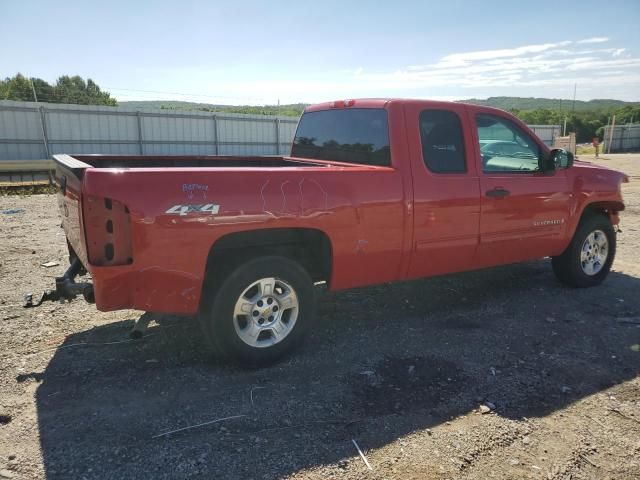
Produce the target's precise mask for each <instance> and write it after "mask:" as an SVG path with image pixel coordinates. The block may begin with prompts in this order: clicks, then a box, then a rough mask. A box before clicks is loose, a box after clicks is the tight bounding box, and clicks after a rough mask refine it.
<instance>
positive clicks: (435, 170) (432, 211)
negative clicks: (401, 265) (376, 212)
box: [405, 102, 480, 278]
mask: <svg viewBox="0 0 640 480" xmlns="http://www.w3.org/2000/svg"><path fill="white" fill-rule="evenodd" d="M405 115H406V125H407V137H408V144H409V148H410V157H411V170H412V177H413V191H414V198H413V210H414V212H413V213H414V215H413V218H414V236H413V244H412V253H411V263H410V265H409V270H408V277H409V278H416V277H423V276H429V275H437V274H441V273H450V272H455V271H461V270H466V269H469V268H471V267H472V262H473V259H474V255H475V252H476V248H477V246H478V230H479V221H480V185H479V179H478V172H477V169H476V163H475V161H474V144H473V137H472V136H471V135H470V129H469V118H468V116H467V112H466V108H465V106H463V105H456V104H449V103H437V102H433V103H425V102H415V103H408V104H407V105H406V107H405Z"/></svg>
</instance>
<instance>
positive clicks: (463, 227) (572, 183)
mask: <svg viewBox="0 0 640 480" xmlns="http://www.w3.org/2000/svg"><path fill="white" fill-rule="evenodd" d="M54 159H55V162H56V182H57V184H58V185H59V190H60V193H59V197H58V198H59V205H60V210H61V212H62V216H63V227H64V230H65V232H66V235H67V241H68V247H69V252H70V259H71V267H70V268H69V270H68V271H67V273H66V274H65V275H64V276H63V277H60V278H58V279H57V281H56V291H55V292H50V293H49V298H72V297H73V296H75V295H77V294H79V293H83V294H84V296H85V298H87V299H88V300H90V301H95V303H96V306H97V308H98V309H99V310H101V311H109V310H118V309H129V308H135V309H139V310H143V311H146V312H157V313H173V314H188V315H193V314H197V315H198V316H199V318H200V319H201V323H202V327H203V330H204V333H205V336H206V337H207V338H208V340H209V341H210V343H211V345H212V347H213V348H214V349H215V350H216V351H217V352H218V353H219V354H221V355H224V356H226V357H229V358H232V359H235V360H239V361H240V362H243V363H251V364H262V363H264V362H269V361H273V360H275V359H277V358H279V357H281V356H282V355H283V354H284V353H286V352H287V351H289V350H290V349H291V348H292V347H294V346H295V345H297V344H298V343H299V342H300V340H301V339H302V337H303V336H304V334H305V332H306V331H308V330H309V328H311V325H312V319H313V316H314V297H315V293H314V283H317V282H322V281H325V282H326V283H327V285H328V288H329V289H330V290H340V289H347V288H352V287H360V286H364V285H371V284H379V283H383V282H393V281H397V280H406V279H413V278H419V277H428V276H433V275H441V274H446V273H452V272H460V271H463V270H471V269H478V268H483V267H489V266H494V265H501V264H507V263H513V262H520V261H525V260H531V259H537V258H542V257H551V260H552V261H551V263H552V266H553V271H554V272H555V274H556V276H557V277H558V278H559V279H560V280H561V281H562V282H564V283H566V284H569V285H572V286H575V287H588V286H592V285H597V284H599V283H600V282H602V281H603V280H604V278H605V277H606V276H607V274H608V272H609V269H610V267H611V263H612V262H613V258H614V254H615V248H616V233H615V230H614V226H615V225H617V224H618V221H619V218H618V214H619V212H620V211H621V210H623V209H624V204H623V200H622V197H621V194H620V184H621V183H622V182H626V181H628V179H627V177H626V176H625V175H624V174H622V173H619V172H617V171H613V170H609V169H606V168H603V167H599V166H596V165H592V164H589V163H584V162H579V161H576V162H574V161H573V156H572V155H571V154H570V153H567V152H565V151H564V150H559V149H554V150H549V148H548V147H547V146H545V145H544V143H542V142H541V141H540V140H539V139H538V138H537V137H536V136H535V135H534V134H533V133H532V132H531V131H530V130H529V129H528V128H527V127H526V125H524V124H523V123H522V122H520V121H519V120H518V119H516V118H514V117H513V116H512V115H510V114H508V113H506V112H504V111H501V110H497V109H493V108H487V107H482V106H477V105H467V104H461V103H448V102H434V101H424V100H381V99H374V100H369V99H364V100H348V101H337V102H330V103H323V104H320V105H314V106H311V107H308V108H307V109H306V110H305V112H304V114H303V115H302V117H301V119H300V122H299V124H298V128H297V132H296V135H295V139H294V141H293V146H292V149H291V155H290V156H286V157H271V156H263V157H224V156H188V157H179V156H109V155H74V156H68V155H55V156H54ZM85 271H86V272H89V273H90V274H91V279H92V283H75V281H74V278H75V277H76V275H77V274H78V273H83V272H85Z"/></svg>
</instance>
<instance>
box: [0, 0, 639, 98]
mask: <svg viewBox="0 0 640 480" xmlns="http://www.w3.org/2000/svg"><path fill="white" fill-rule="evenodd" d="M17 72H21V73H22V74H24V75H27V76H30V77H39V78H43V79H45V80H47V81H49V82H55V79H56V78H57V77H58V76H60V75H65V74H69V75H75V74H77V75H81V76H82V77H85V78H87V77H89V78H92V79H93V80H94V81H95V82H96V83H98V85H100V86H101V87H102V88H103V89H105V90H107V91H109V92H111V94H112V95H113V96H115V97H116V98H117V99H118V100H120V101H126V100H154V99H159V100H169V99H171V100H185V101H198V102H205V103H218V104H254V105H260V104H275V103H277V102H278V101H280V102H281V103H283V104H285V103H295V102H305V103H315V102H320V101H328V100H334V99H343V98H358V97H414V98H432V99H441V100H458V99H465V98H486V97H489V96H525V97H547V98H572V97H573V94H574V87H575V88H576V98H577V99H578V100H589V99H593V98H614V99H620V100H628V101H640V0H628V1H619V0H608V1H606V2H604V1H602V0H600V1H597V2H594V1H590V0H581V1H571V0H568V1H567V0H565V1H557V0H556V1H552V2H549V1H543V0H536V1H534V2H521V1H516V0H510V1H504V2H503V1H490V0H484V1H482V2H475V1H473V2H472V1H466V2H463V1H458V0H447V1H444V2H443V1H426V0H425V1H402V0H396V1H393V2H389V1H382V0H381V1H374V0H370V1H367V2H365V1H348V0H341V1H334V0H322V1H313V2H305V1H304V0H298V1H295V2H294V1H278V0H271V1H263V2H261V1H255V0H226V1H207V2H205V1H201V2H197V1H188V0H182V1H176V0H171V1H164V0H163V1H155V2H151V1H143V0H136V1H134V0H129V1H117V0H116V1H110V2H100V3H98V2H90V1H86V0H85V1H83V2H75V1H64V2H51V1H49V2H45V1H36V0H33V1H29V2H27V1H15V0H0V77H7V76H12V75H14V74H16V73H17Z"/></svg>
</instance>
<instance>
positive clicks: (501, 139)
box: [476, 113, 541, 173]
mask: <svg viewBox="0 0 640 480" xmlns="http://www.w3.org/2000/svg"><path fill="white" fill-rule="evenodd" d="M476 126H477V128H478V139H479V141H480V156H481V158H482V171H483V172H485V173H491V172H536V171H538V170H539V163H538V162H539V159H540V155H541V151H540V147H539V146H538V144H537V143H536V142H535V141H534V140H533V139H532V138H531V137H530V136H529V135H528V134H526V133H525V132H524V131H523V130H522V129H521V128H520V127H518V126H517V125H516V124H515V123H512V122H510V121H509V120H507V119H505V118H501V117H499V116H497V115H488V114H484V113H482V114H478V115H476Z"/></svg>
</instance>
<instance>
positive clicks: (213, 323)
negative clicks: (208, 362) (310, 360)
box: [200, 256, 315, 367]
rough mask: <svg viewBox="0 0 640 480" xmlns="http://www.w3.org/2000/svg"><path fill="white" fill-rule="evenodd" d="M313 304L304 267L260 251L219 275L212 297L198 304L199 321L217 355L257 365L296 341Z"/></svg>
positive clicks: (278, 356) (274, 357) (306, 326)
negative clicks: (209, 300)
mask: <svg viewBox="0 0 640 480" xmlns="http://www.w3.org/2000/svg"><path fill="white" fill-rule="evenodd" d="M205 288H207V287H205ZM205 293H206V292H203V294H205ZM314 310H315V291H314V287H313V281H312V280H311V277H309V274H308V273H307V271H306V270H305V269H304V268H303V267H302V266H300V265H299V264H298V263H296V262H295V261H293V260H290V259H288V258H286V257H280V256H264V257H258V258H254V259H251V260H248V261H246V262H243V263H241V264H240V265H238V266H236V267H235V268H233V269H231V271H230V272H229V273H228V274H225V275H224V277H223V278H222V279H221V281H220V282H219V284H218V285H217V287H216V288H215V293H214V297H213V300H212V301H211V302H210V303H209V305H204V307H203V311H202V312H201V313H200V323H201V326H202V328H203V330H204V334H205V337H206V338H207V340H208V341H209V343H210V344H211V345H212V347H213V349H214V353H215V354H216V355H217V356H219V357H222V358H224V359H225V360H231V361H234V362H237V363H239V364H241V365H245V366H251V367H260V366H266V365H268V364H271V363H273V362H275V361H277V360H279V359H281V358H282V357H284V356H285V355H287V354H288V353H290V352H291V351H293V350H294V349H295V348H296V347H298V346H299V345H300V343H301V342H302V340H303V339H304V336H305V334H306V333H307V332H308V330H309V328H310V326H311V324H312V322H313V317H314V313H315V312H314Z"/></svg>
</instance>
